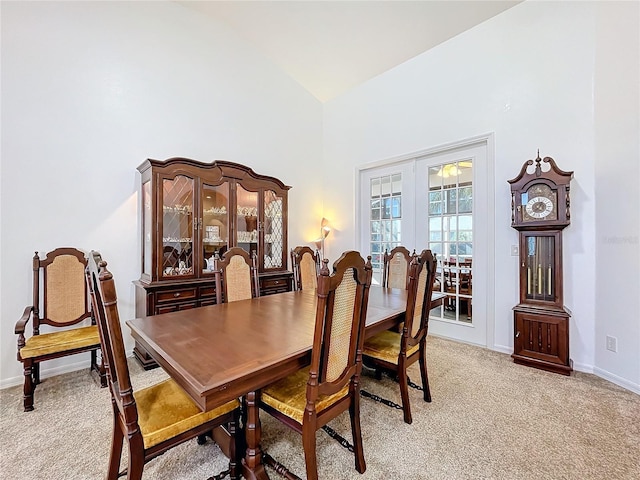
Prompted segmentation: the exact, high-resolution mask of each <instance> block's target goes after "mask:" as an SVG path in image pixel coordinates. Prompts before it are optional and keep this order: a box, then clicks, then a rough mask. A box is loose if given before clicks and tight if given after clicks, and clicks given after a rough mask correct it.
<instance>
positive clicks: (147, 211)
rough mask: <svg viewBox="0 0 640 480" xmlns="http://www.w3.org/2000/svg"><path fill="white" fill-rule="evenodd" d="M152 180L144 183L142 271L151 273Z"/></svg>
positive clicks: (147, 273)
mask: <svg viewBox="0 0 640 480" xmlns="http://www.w3.org/2000/svg"><path fill="white" fill-rule="evenodd" d="M152 225H153V224H152V218H151V182H149V181H147V182H144V183H143V184H142V273H144V274H146V275H151V265H152V264H153V258H152V257H153V249H152V244H151V227H152Z"/></svg>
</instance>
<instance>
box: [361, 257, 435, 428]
mask: <svg viewBox="0 0 640 480" xmlns="http://www.w3.org/2000/svg"><path fill="white" fill-rule="evenodd" d="M435 272H436V260H435V258H434V257H433V255H432V254H431V251H430V250H423V251H422V253H421V254H420V255H419V256H417V257H415V258H414V259H413V260H412V261H411V264H410V266H409V288H408V292H407V308H406V314H405V318H404V326H403V328H402V333H397V332H394V331H391V330H386V331H384V332H381V333H379V334H377V335H375V336H374V337H372V338H370V339H369V340H366V341H365V343H364V350H363V354H364V364H365V365H367V366H369V367H372V368H375V369H376V377H377V378H378V379H380V377H381V373H382V371H389V372H392V373H393V374H394V375H396V376H397V378H398V383H399V384H400V396H401V397H402V410H403V412H404V421H405V422H406V423H411V422H412V418H411V406H410V404H409V388H408V377H407V368H408V367H409V366H410V365H412V364H413V363H415V362H416V361H418V360H419V361H420V374H421V376H422V387H423V390H424V401H425V402H430V401H431V391H430V389H429V377H428V374H427V357H426V344H427V331H428V327H429V312H430V310H431V294H432V292H433V280H434V278H435Z"/></svg>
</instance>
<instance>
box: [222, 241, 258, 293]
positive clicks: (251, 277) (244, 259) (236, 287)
mask: <svg viewBox="0 0 640 480" xmlns="http://www.w3.org/2000/svg"><path fill="white" fill-rule="evenodd" d="M214 272H215V282H216V302H217V303H218V304H220V303H222V302H235V301H238V300H248V299H251V298H256V297H259V296H260V287H259V285H258V267H257V260H256V256H255V253H253V254H252V255H250V254H249V253H248V252H247V251H246V250H245V249H243V248H241V247H233V248H230V249H229V250H227V251H226V252H224V254H223V255H222V258H220V257H218V256H216V257H215V259H214Z"/></svg>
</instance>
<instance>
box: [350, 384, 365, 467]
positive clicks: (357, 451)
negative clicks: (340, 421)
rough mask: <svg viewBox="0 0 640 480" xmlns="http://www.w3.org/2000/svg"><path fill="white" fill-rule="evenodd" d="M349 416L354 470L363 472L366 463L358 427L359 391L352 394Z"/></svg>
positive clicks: (360, 431) (360, 432)
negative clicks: (354, 463)
mask: <svg viewBox="0 0 640 480" xmlns="http://www.w3.org/2000/svg"><path fill="white" fill-rule="evenodd" d="M349 416H350V417H351V437H352V440H353V453H354V455H355V457H356V458H355V462H356V470H357V471H358V473H364V471H365V470H366V469H367V464H366V462H365V460H364V447H363V445H362V430H361V428H360V392H359V391H358V394H357V395H354V396H353V400H352V402H351V406H350V407H349Z"/></svg>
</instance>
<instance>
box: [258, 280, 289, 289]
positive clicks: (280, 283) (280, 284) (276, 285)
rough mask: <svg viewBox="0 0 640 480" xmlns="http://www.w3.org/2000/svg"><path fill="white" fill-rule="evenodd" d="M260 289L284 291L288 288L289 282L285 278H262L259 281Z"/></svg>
mask: <svg viewBox="0 0 640 480" xmlns="http://www.w3.org/2000/svg"><path fill="white" fill-rule="evenodd" d="M260 287H262V288H264V289H269V290H271V289H276V290H279V289H285V291H286V290H287V289H288V287H289V280H288V279H287V278H282V277H280V278H263V279H262V280H261V281H260Z"/></svg>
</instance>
